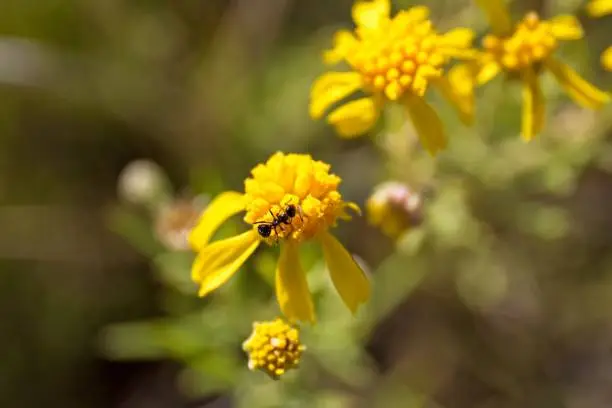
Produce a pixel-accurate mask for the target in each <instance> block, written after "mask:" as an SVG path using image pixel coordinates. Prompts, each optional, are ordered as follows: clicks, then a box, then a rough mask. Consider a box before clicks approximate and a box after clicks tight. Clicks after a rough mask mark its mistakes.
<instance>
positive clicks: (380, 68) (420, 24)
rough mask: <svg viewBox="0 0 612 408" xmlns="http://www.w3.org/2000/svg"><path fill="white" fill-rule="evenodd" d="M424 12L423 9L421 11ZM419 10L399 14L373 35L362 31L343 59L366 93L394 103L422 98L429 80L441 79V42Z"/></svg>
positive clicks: (442, 61) (443, 61)
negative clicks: (406, 96) (404, 97)
mask: <svg viewBox="0 0 612 408" xmlns="http://www.w3.org/2000/svg"><path fill="white" fill-rule="evenodd" d="M425 10H426V9H425ZM426 17H427V13H426V12H425V11H424V9H423V8H415V9H414V10H410V11H402V12H399V13H398V14H397V15H396V16H395V17H393V18H392V19H388V20H386V21H385V22H384V23H381V25H383V27H380V28H379V29H377V30H375V31H362V32H360V33H359V34H361V35H360V37H361V38H360V41H358V42H357V43H356V44H355V48H354V49H353V50H352V52H351V53H350V54H349V55H348V56H347V61H348V62H349V64H350V65H351V66H352V67H353V69H354V70H355V71H357V72H359V73H360V74H361V75H362V77H363V82H364V83H365V85H366V87H367V88H368V90H369V91H370V92H372V93H376V92H382V93H384V95H385V96H386V97H387V98H388V99H390V100H398V99H399V98H400V97H401V96H402V95H403V94H404V93H405V92H411V93H414V94H416V95H418V96H423V95H424V94H425V91H426V89H427V85H428V83H429V81H430V80H432V79H435V78H439V77H440V76H442V67H443V65H444V64H445V63H446V62H447V61H448V57H447V56H445V55H446V54H445V53H443V52H442V51H441V46H442V45H443V42H444V40H443V38H442V37H440V36H439V35H438V34H437V33H436V31H435V30H434V28H433V26H432V23H431V21H430V20H428V19H427V18H426Z"/></svg>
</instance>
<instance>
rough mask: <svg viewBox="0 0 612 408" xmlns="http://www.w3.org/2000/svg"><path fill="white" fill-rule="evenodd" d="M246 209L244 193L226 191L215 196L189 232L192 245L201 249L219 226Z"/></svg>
mask: <svg viewBox="0 0 612 408" xmlns="http://www.w3.org/2000/svg"><path fill="white" fill-rule="evenodd" d="M243 210H244V195H243V194H240V193H238V192H235V191H226V192H225V193H221V194H219V195H218V196H217V197H215V198H214V199H213V200H212V201H211V202H210V204H209V205H208V206H207V207H206V209H205V210H204V212H203V213H202V215H201V216H200V219H199V220H198V223H197V224H196V226H195V227H194V228H193V229H192V230H191V232H190V234H189V243H190V244H191V247H192V248H193V249H194V250H196V251H199V250H200V249H202V248H203V247H205V246H206V245H207V244H208V241H209V240H210V237H211V236H212V235H213V234H214V233H215V231H216V230H217V229H218V228H219V226H220V225H221V224H222V223H223V222H224V221H225V220H227V219H228V218H229V217H231V216H232V215H234V214H236V213H239V212H240V211H243Z"/></svg>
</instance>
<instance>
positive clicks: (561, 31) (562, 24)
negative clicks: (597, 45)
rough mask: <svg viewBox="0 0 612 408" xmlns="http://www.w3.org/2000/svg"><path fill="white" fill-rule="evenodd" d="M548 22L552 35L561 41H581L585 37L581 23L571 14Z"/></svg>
mask: <svg viewBox="0 0 612 408" xmlns="http://www.w3.org/2000/svg"><path fill="white" fill-rule="evenodd" d="M548 21H549V22H550V26H551V30H552V34H553V35H554V36H555V37H557V38H558V39H559V40H568V41H569V40H579V39H581V38H582V36H583V35H584V32H583V31H582V26H581V25H580V22H579V21H578V19H577V18H576V17H574V16H572V15H570V14H564V15H560V16H556V17H553V18H551V19H550V20H548Z"/></svg>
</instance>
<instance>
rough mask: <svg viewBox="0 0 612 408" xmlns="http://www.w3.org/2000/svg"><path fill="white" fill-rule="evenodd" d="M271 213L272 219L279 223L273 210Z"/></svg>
mask: <svg viewBox="0 0 612 408" xmlns="http://www.w3.org/2000/svg"><path fill="white" fill-rule="evenodd" d="M269 211H270V215H271V216H272V219H273V220H274V221H278V219H277V218H276V215H274V213H273V212H272V209H270V210H269Z"/></svg>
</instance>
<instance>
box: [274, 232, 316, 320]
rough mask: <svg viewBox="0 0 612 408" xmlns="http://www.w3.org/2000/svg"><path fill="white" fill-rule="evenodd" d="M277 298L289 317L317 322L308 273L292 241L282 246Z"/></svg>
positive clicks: (277, 275) (277, 277)
mask: <svg viewBox="0 0 612 408" xmlns="http://www.w3.org/2000/svg"><path fill="white" fill-rule="evenodd" d="M276 298H277V299H278V304H279V305H280V308H281V310H282V311H283V313H284V314H285V316H287V318H288V319H290V320H301V321H305V322H311V323H314V322H315V313H314V306H313V304H312V298H311V296H310V291H309V290H308V283H307V282H306V274H305V273H304V271H303V270H302V266H301V265H300V258H299V254H298V247H297V245H296V244H295V243H293V242H290V241H288V242H286V243H284V244H283V246H282V247H281V253H280V258H279V260H278V264H277V266H276Z"/></svg>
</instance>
